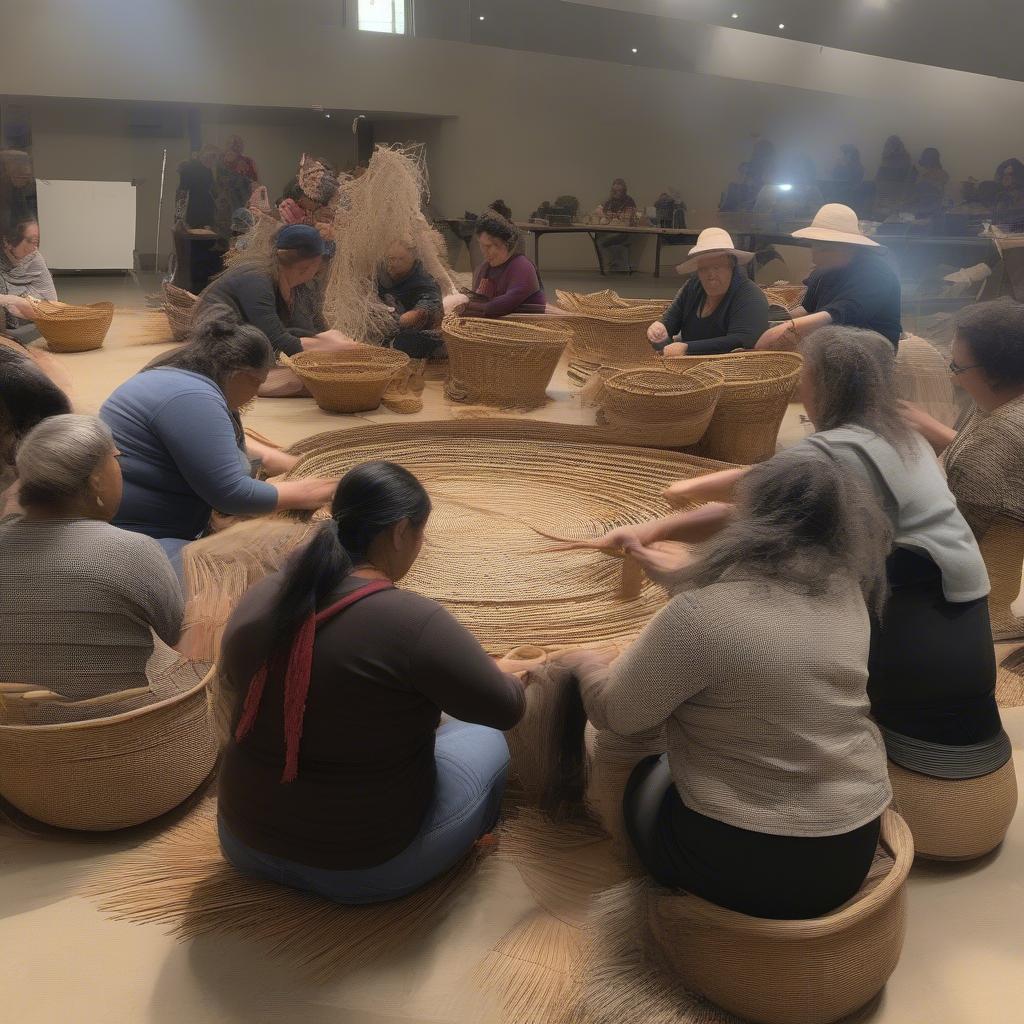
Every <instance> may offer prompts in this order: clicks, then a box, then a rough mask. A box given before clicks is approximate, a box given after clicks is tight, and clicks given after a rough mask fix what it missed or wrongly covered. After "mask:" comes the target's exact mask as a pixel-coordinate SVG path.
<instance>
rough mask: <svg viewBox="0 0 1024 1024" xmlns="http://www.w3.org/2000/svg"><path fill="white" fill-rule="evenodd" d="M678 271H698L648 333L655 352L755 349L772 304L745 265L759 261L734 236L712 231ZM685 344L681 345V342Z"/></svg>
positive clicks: (703, 235)
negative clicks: (743, 248) (737, 243)
mask: <svg viewBox="0 0 1024 1024" xmlns="http://www.w3.org/2000/svg"><path fill="white" fill-rule="evenodd" d="M690 256H691V259H689V260H688V261H687V262H685V263H682V264H680V265H679V266H678V267H677V268H676V269H677V270H678V271H679V272H680V273H681V274H687V273H692V272H693V271H696V274H695V276H694V277H692V278H691V279H690V280H689V281H687V282H686V284H685V285H683V287H682V288H681V289H680V291H679V294H678V295H676V297H675V301H674V302H673V303H672V305H671V306H669V308H668V311H667V312H666V313H665V315H664V316H663V317H662V318H661V319H660V320H656V321H655V322H654V323H653V324H651V326H650V327H649V328H648V329H647V338H648V340H649V341H650V343H651V344H652V345H653V346H654V348H655V349H656V350H657V351H658V352H660V353H661V354H662V355H666V356H685V355H691V356H705V355H717V354H719V353H722V352H731V351H732V350H733V349H737V348H753V347H754V345H755V344H756V342H757V340H758V338H760V337H761V336H762V335H763V334H764V332H765V331H766V330H767V329H768V300H767V299H766V298H765V295H764V292H762V291H761V289H760V288H758V286H757V285H756V284H755V283H754V282H753V281H751V280H750V278H749V277H748V276H747V274H746V272H745V271H744V270H741V269H740V268H741V266H745V265H746V264H747V263H749V262H750V261H751V260H752V259H753V258H754V257H753V253H749V252H742V251H741V250H739V249H737V248H736V247H735V246H734V245H733V244H732V238H730V237H729V234H728V232H726V231H723V230H722V229H721V228H707V229H706V230H704V231H702V232H701V233H700V235H699V236H698V238H697V244H696V245H695V246H694V247H693V248H692V249H691V250H690ZM676 337H678V338H679V340H678V341H676V340H675V338H676Z"/></svg>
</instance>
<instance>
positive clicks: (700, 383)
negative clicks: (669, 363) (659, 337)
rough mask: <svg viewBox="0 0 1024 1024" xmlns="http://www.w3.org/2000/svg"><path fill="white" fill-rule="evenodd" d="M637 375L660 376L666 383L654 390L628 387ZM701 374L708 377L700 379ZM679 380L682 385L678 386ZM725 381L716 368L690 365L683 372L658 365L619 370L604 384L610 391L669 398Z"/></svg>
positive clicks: (704, 389) (719, 384) (711, 387)
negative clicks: (663, 386)
mask: <svg viewBox="0 0 1024 1024" xmlns="http://www.w3.org/2000/svg"><path fill="white" fill-rule="evenodd" d="M637 376H644V377H647V376H650V377H656V378H660V379H661V380H662V381H663V382H664V383H665V385H666V387H665V388H664V389H658V390H656V391H636V390H633V389H632V388H631V387H629V382H630V381H629V379H630V378H634V377H637ZM701 376H704V377H706V378H708V379H705V380H700V379H698V378H700V377H701ZM680 382H682V384H684V385H691V384H692V386H682V387H681V386H680ZM724 383H725V377H724V376H723V375H722V373H721V372H720V371H718V370H714V369H712V368H705V367H701V366H691V367H690V368H689V369H688V370H686V371H685V372H683V373H678V372H676V371H675V370H669V369H662V368H661V367H660V366H651V367H634V368H632V369H629V370H620V371H619V372H618V373H614V374H612V375H611V376H610V377H608V379H607V380H605V381H604V386H605V387H606V388H609V389H611V390H612V391H618V392H620V393H622V394H627V395H635V396H636V397H638V398H646V397H653V398H670V397H674V396H679V397H683V396H687V397H688V396H690V395H695V394H700V392H702V391H711V390H713V389H714V388H716V387H717V388H720V387H722V385H723V384H724Z"/></svg>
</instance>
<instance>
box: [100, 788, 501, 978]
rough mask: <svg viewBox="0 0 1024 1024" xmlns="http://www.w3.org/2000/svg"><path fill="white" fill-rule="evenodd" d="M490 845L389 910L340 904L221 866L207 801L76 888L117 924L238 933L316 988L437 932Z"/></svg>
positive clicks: (181, 934)
mask: <svg viewBox="0 0 1024 1024" xmlns="http://www.w3.org/2000/svg"><path fill="white" fill-rule="evenodd" d="M486 849H487V848H483V849H481V848H474V851H473V852H472V853H471V855H470V856H469V857H467V858H466V859H465V860H463V861H462V862H461V863H460V864H459V865H457V866H456V867H455V868H453V869H452V870H451V871H449V872H448V873H447V874H445V875H442V876H441V877H440V878H438V879H436V880H435V881H434V882H432V883H431V884H430V885H428V886H426V887H425V888H423V889H421V890H420V891H419V892H416V893H414V894H413V895H411V896H407V897H405V898H404V899H401V900H395V901H393V902H390V903H380V904H374V905H368V906H356V907H350V906H341V905H339V904H335V903H330V902H327V901H326V900H322V899H319V898H317V897H315V896H311V895H307V894H305V893H302V892H299V891H297V890H294V889H288V888H285V887H283V886H280V885H275V884H273V883H271V882H265V881H262V880H260V879H256V878H250V877H248V876H246V875H243V874H241V873H239V872H238V871H236V870H235V869H234V868H233V867H231V866H230V865H229V864H227V862H226V861H225V860H224V859H223V857H222V856H221V853H220V847H219V845H218V841H217V825H216V802H215V801H214V800H212V799H211V800H207V801H205V802H204V803H203V804H201V805H200V806H199V807H197V808H196V810H195V811H194V812H193V813H192V814H190V815H189V816H188V817H187V818H186V819H184V820H183V821H182V822H181V823H180V824H178V825H177V826H175V827H174V828H173V829H171V830H170V831H168V832H166V833H164V834H163V835H162V836H160V837H158V838H157V839H154V840H153V841H152V842H150V843H147V844H146V845H145V846H142V847H139V848H138V849H137V850H134V851H132V852H131V853H128V854H126V855H125V856H124V857H120V858H118V859H117V860H116V862H115V863H114V864H113V865H109V866H108V867H107V868H106V869H104V871H103V873H101V874H100V875H98V876H96V877H94V878H93V879H91V880H90V881H88V882H86V884H85V885H84V886H83V888H82V893H83V895H85V896H88V897H91V898H93V899H95V900H96V901H97V902H98V903H99V906H100V909H101V910H103V911H104V912H105V913H107V914H109V915H110V916H111V917H114V918H116V919H119V920H127V921H134V922H137V923H157V924H165V925H171V926H172V932H173V934H174V935H175V936H176V937H177V938H178V939H179V940H182V941H184V940H187V939H192V938H196V937H198V936H200V935H214V934H229V933H230V934H236V935H239V936H241V937H242V938H245V939H250V940H252V941H254V942H256V943H258V944H259V945H261V946H263V947H264V948H265V949H266V951H267V952H268V953H269V955H271V956H273V957H275V958H277V959H280V960H281V961H283V962H285V963H289V964H291V965H292V966H294V967H296V968H297V969H299V970H300V971H301V973H302V974H303V975H304V976H306V977H307V978H308V980H310V981H312V982H326V981H328V980H330V979H332V978H335V977H337V976H339V975H341V974H345V973H347V972H350V971H352V970H355V969H356V968H359V967H364V966H366V965H368V964H371V963H373V962H374V961H376V960H378V959H379V958H380V957H383V956H384V955H390V954H392V953H393V952H394V951H395V950H396V949H398V948H399V947H401V946H403V945H404V944H407V943H409V942H411V941H413V940H415V939H416V938H417V937H418V936H422V935H423V934H425V933H426V932H427V931H429V930H430V929H431V928H432V927H435V926H436V925H437V923H438V922H439V921H440V919H441V918H442V917H443V916H444V914H445V913H446V911H447V909H448V908H449V906H450V904H451V902H452V899H453V897H454V896H455V895H456V894H457V892H458V891H459V889H460V888H461V887H462V886H463V885H464V884H465V883H466V882H467V881H468V879H469V878H470V877H471V876H472V875H473V873H474V872H475V871H476V870H477V868H478V866H479V864H480V862H481V860H482V859H483V858H484V857H485V856H486Z"/></svg>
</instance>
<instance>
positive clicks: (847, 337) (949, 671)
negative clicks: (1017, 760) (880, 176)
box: [594, 327, 1009, 771]
mask: <svg viewBox="0 0 1024 1024" xmlns="http://www.w3.org/2000/svg"><path fill="white" fill-rule="evenodd" d="M801 351H802V354H803V356H804V364H803V372H802V375H801V381H800V397H801V401H802V402H803V404H804V407H805V408H806V409H807V414H808V416H809V417H810V418H811V421H812V422H813V423H814V425H815V428H816V433H814V434H812V435H811V436H810V437H808V438H806V439H804V440H803V441H800V442H799V443H798V444H796V445H794V446H793V448H791V449H790V450H789V451H791V452H795V453H797V454H800V455H803V456H804V457H805V458H809V459H813V458H817V459H827V460H830V461H834V462H836V463H838V464H839V465H841V466H842V467H843V468H844V469H845V470H846V471H847V472H848V473H849V474H850V475H851V476H854V477H857V478H859V479H861V480H866V481H867V482H868V483H869V484H870V485H871V487H872V488H873V489H874V491H875V494H876V496H877V497H878V499H879V501H880V502H881V504H882V507H883V508H884V509H885V511H886V513H887V514H888V516H889V520H890V522H891V524H892V530H893V535H894V538H895V540H894V547H893V550H892V553H891V555H890V556H889V562H888V576H889V584H890V586H891V588H892V593H891V596H890V598H889V601H888V603H887V604H886V607H885V611H884V614H883V615H882V616H881V618H880V619H878V620H876V621H875V622H874V624H873V633H872V639H871V660H870V678H869V680H868V695H869V696H870V698H871V709H872V714H873V715H874V717H875V719H876V721H877V722H878V723H879V725H881V726H882V728H883V733H884V734H885V736H886V741H887V743H888V744H891V746H892V748H893V749H895V748H900V749H902V748H904V747H905V746H906V741H907V737H909V738H910V739H911V740H914V741H921V742H923V743H924V744H942V745H944V746H946V747H962V748H966V747H971V748H972V751H971V753H970V754H969V755H968V753H967V752H966V751H965V752H964V755H965V756H970V757H972V758H975V757H980V756H982V755H984V756H985V757H988V758H990V759H991V760H992V761H993V762H994V763H993V765H992V770H993V771H994V770H995V769H996V768H999V767H1001V765H1002V764H1003V763H1005V760H1006V758H1005V756H1003V755H1004V754H1005V753H1006V751H1007V750H1008V749H1009V748H1008V740H1007V738H1006V734H1005V733H1004V732H1003V729H1002V723H1001V721H1000V718H999V709H998V707H997V706H996V701H995V680H996V663H995V654H994V650H993V647H992V633H991V627H990V624H989V612H988V604H987V601H986V597H987V595H988V592H989V580H988V574H987V573H986V571H985V564H984V562H983V561H982V558H981V552H980V551H979V550H978V545H977V542H976V541H975V539H974V536H973V534H972V533H971V530H970V527H969V526H968V525H967V523H966V521H965V520H964V517H963V516H962V515H961V513H960V511H959V509H958V508H957V506H956V500H955V499H954V497H953V495H952V494H951V493H950V490H949V487H948V486H947V485H946V481H945V479H944V478H943V475H942V471H941V470H940V468H939V465H938V463H937V462H936V460H935V457H934V455H933V454H932V452H931V450H930V449H929V448H928V446H927V444H926V443H925V442H924V441H923V439H921V438H920V437H919V436H917V435H916V434H915V433H914V432H913V431H912V430H910V428H909V427H908V426H907V425H906V423H905V422H904V421H903V418H902V416H901V414H900V410H899V405H898V403H897V400H896V393H895V385H894V381H893V377H894V370H895V358H894V355H893V352H892V348H891V347H890V346H888V345H887V344H886V343H885V341H884V340H883V339H882V338H880V337H879V336H878V335H874V334H870V333H868V332H867V331H858V330H855V329H853V328H845V327H832V328H825V329H822V330H820V331H817V332H816V333H815V334H813V335H812V336H811V337H810V338H808V339H807V341H806V342H804V345H803V347H802V349H801ZM776 458H778V456H776ZM747 472H749V470H747V469H735V470H725V471H723V472H721V473H713V474H710V475H709V476H705V477H700V478H698V479H696V480H691V481H685V482H683V483H680V484H676V485H673V487H671V488H670V489H669V491H668V492H667V497H668V498H669V500H670V501H671V502H672V503H673V504H676V505H680V506H682V505H687V504H690V503H693V502H700V501H709V502H730V501H731V500H732V494H733V490H734V488H735V486H736V484H737V482H738V481H739V480H740V479H742V477H743V476H744V474H746V473H747ZM731 514H732V509H731V506H730V505H728V504H710V505H706V506H705V507H703V508H700V509H697V510H695V511H692V512H682V513H678V514H677V515H675V516H669V517H668V518H667V519H663V520H658V521H656V522H654V523H651V524H647V525H645V526H643V527H641V528H639V529H638V530H636V531H633V530H628V529H626V530H616V531H613V532H612V533H611V534H609V535H608V536H607V537H604V538H602V539H601V540H599V541H596V542H594V543H595V544H596V545H597V546H599V547H622V546H623V545H632V546H634V547H636V546H638V545H639V547H640V548H641V549H642V550H641V554H639V555H637V557H638V558H640V559H641V560H643V559H644V557H645V556H644V555H643V553H642V552H643V551H645V550H647V548H648V546H649V545H650V544H651V543H653V542H655V541H658V540H666V539H669V540H683V541H698V540H705V539H707V538H708V537H711V536H714V534H715V533H716V532H717V531H718V530H720V529H721V528H722V527H723V526H724V525H725V524H726V523H727V522H728V521H729V519H730V517H731ZM654 557H655V556H654V555H652V556H649V557H648V559H647V560H648V561H650V558H654ZM656 557H657V558H658V559H663V558H664V557H665V556H664V555H662V554H658V555H657V556H656ZM951 756H953V758H954V760H955V753H954V755H951ZM1000 757H1002V761H1000V760H999V758H1000ZM901 763H904V762H902V761H901ZM904 766H905V767H908V768H911V769H912V770H913V767H914V766H913V765H910V764H904Z"/></svg>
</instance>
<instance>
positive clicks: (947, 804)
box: [889, 757, 1017, 860]
mask: <svg viewBox="0 0 1024 1024" xmlns="http://www.w3.org/2000/svg"><path fill="white" fill-rule="evenodd" d="M889 781H890V783H891V784H892V799H893V807H894V808H895V809H896V810H897V811H899V813H900V814H901V815H902V816H903V817H904V818H905V819H906V822H907V824H908V825H909V826H910V831H911V832H912V833H913V836H914V848H915V849H916V851H917V855H918V856H919V857H923V858H924V859H925V860H974V859H976V858H977V857H984V856H985V854H986V853H991V852H992V850H994V849H995V848H996V847H997V846H998V845H999V844H1000V843H1001V842H1002V841H1003V839H1005V838H1006V833H1007V832H1008V831H1009V828H1010V823H1011V822H1012V821H1013V816H1014V814H1015V813H1016V811H1017V774H1016V772H1015V770H1014V765H1013V758H1012V757H1011V758H1010V760H1009V761H1007V762H1006V764H1004V765H1003V767H1002V768H1000V769H998V771H994V772H990V773H989V774H988V775H982V776H980V777H979V778H976V779H936V778H932V777H931V776H930V775H921V774H919V773H918V772H911V771H907V769H906V768H901V767H900V766H899V765H898V764H895V763H894V762H892V761H890V762H889Z"/></svg>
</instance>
